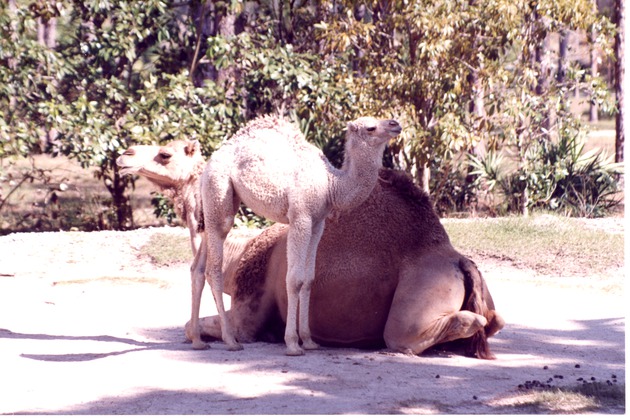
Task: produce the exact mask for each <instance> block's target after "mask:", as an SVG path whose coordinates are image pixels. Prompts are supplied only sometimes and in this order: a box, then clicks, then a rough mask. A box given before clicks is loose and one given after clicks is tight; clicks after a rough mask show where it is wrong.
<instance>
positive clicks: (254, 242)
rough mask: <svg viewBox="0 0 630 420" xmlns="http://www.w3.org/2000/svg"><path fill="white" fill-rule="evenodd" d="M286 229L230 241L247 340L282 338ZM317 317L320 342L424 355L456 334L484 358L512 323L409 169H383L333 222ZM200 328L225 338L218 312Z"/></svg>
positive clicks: (317, 287)
mask: <svg viewBox="0 0 630 420" xmlns="http://www.w3.org/2000/svg"><path fill="white" fill-rule="evenodd" d="M287 234H288V226H287V225H283V224H275V225H274V226H272V227H270V228H268V229H266V230H264V231H263V232H262V233H260V232H259V231H253V232H247V231H245V232H240V233H237V234H235V235H234V237H233V238H232V239H231V237H228V240H227V241H226V243H225V255H224V265H223V267H224V278H225V286H224V291H225V292H226V293H228V294H229V295H231V297H232V308H231V310H230V311H228V317H229V319H230V322H231V324H232V328H233V329H234V333H235V337H236V339H237V340H238V341H239V342H241V343H247V342H252V341H255V340H273V341H276V340H278V341H281V339H282V333H283V331H284V327H285V322H286V319H287V290H286V285H285V278H286V271H287V251H286V249H287ZM248 236H249V237H248ZM310 314H311V318H310V327H311V333H312V337H313V339H314V340H315V341H316V342H318V343H320V344H324V345H328V346H344V347H361V348H365V347H383V346H386V347H388V348H389V349H391V350H394V351H400V352H404V353H409V354H420V353H422V352H423V351H425V350H426V349H428V348H430V347H432V346H435V345H437V344H440V343H447V342H453V341H456V340H457V345H458V346H459V347H462V346H463V348H464V351H465V353H466V354H467V355H470V356H475V357H478V358H481V359H492V358H494V356H493V354H492V352H491V351H490V349H489V347H488V337H490V336H492V335H494V334H495V333H497V332H498V331H499V330H500V329H501V328H503V326H504V325H505V323H504V321H503V319H502V317H501V316H500V315H499V314H498V313H497V312H496V311H495V306H494V302H493V301H492V297H491V295H490V292H489V290H488V287H487V284H486V283H485V281H484V279H483V277H482V275H481V273H480V272H479V270H478V269H477V267H476V265H475V264H474V263H473V262H472V261H471V260H470V259H468V258H467V257H465V256H463V255H462V254H460V253H459V252H457V251H456V250H455V249H454V248H453V246H452V244H451V242H450V240H449V238H448V235H447V233H446V231H445V230H444V227H443V226H442V224H441V223H440V220H439V218H438V216H437V214H436V212H435V210H434V208H433V205H432V203H431V201H430V199H429V197H428V195H427V194H425V193H424V192H422V191H421V190H420V189H419V188H417V187H416V186H415V185H414V184H413V183H412V181H411V180H410V179H409V177H408V176H406V175H405V174H404V173H402V172H397V171H392V170H385V169H382V170H381V171H380V173H379V181H378V183H377V185H376V186H375V188H374V189H373V191H372V193H371V195H370V196H369V198H368V199H367V200H366V201H365V202H364V203H363V204H362V205H361V206H359V207H356V208H354V209H351V210H346V211H341V212H339V213H337V214H336V215H335V217H332V218H330V219H329V220H328V221H327V222H326V227H325V230H324V233H323V235H322V237H321V240H320V243H319V248H318V250H317V258H316V268H315V281H314V283H313V288H312V295H311V300H310ZM187 328H188V326H187ZM200 328H201V334H202V335H203V336H204V338H215V339H221V337H222V334H221V327H220V322H219V319H218V317H217V316H212V317H206V318H202V319H201V320H200Z"/></svg>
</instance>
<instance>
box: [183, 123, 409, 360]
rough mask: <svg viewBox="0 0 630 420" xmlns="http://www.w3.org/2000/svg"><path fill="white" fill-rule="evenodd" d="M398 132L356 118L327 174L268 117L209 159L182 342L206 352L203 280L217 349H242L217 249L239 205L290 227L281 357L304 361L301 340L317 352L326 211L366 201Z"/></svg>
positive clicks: (322, 162)
mask: <svg viewBox="0 0 630 420" xmlns="http://www.w3.org/2000/svg"><path fill="white" fill-rule="evenodd" d="M401 130H402V129H401V127H400V125H399V124H398V122H396V121H394V120H377V119H374V118H371V117H362V118H359V119H357V120H355V121H353V122H350V123H348V130H347V135H346V141H345V148H344V152H345V156H344V163H343V165H342V168H341V169H337V168H335V167H333V166H332V165H331V164H330V162H329V161H328V160H327V159H326V158H325V157H324V155H323V153H322V152H321V151H320V150H319V149H318V148H316V147H315V146H313V145H311V144H309V143H308V142H307V141H306V139H305V138H304V136H303V134H302V133H301V132H300V131H299V129H298V128H297V127H295V125H293V124H291V123H289V122H287V121H285V120H283V119H280V118H277V117H273V116H266V117H262V118H258V119H256V120H254V121H252V122H250V123H249V124H248V125H247V126H245V127H244V128H242V129H241V130H239V131H238V132H237V133H236V134H235V135H234V136H233V137H232V138H231V139H230V140H229V141H227V142H226V143H225V144H224V145H222V146H221V147H220V148H219V149H218V150H217V151H216V152H214V153H213V155H212V156H211V158H210V160H209V162H208V165H207V166H206V169H205V171H204V173H203V174H202V177H201V181H200V191H201V202H202V209H203V217H204V229H205V231H204V234H203V235H202V243H201V247H200V249H199V252H198V253H197V255H196V256H195V260H194V262H193V265H192V268H191V271H192V274H191V276H192V284H193V299H192V314H191V320H190V323H189V327H188V329H187V335H188V338H190V339H191V340H192V343H193V344H192V345H193V348H195V349H201V348H206V347H207V345H206V344H205V343H204V342H203V341H202V340H201V338H200V335H199V334H200V331H199V325H198V323H199V322H198V321H199V306H200V302H201V293H202V290H203V286H204V283H205V281H204V278H205V279H207V281H208V283H209V284H210V286H211V289H212V294H213V297H214V300H215V302H216V305H217V311H218V314H219V315H218V316H219V319H220V320H221V326H222V329H221V331H222V339H223V341H224V342H225V343H226V344H227V346H228V348H229V349H232V350H237V349H241V348H242V346H241V345H240V344H239V343H238V342H237V341H236V340H235V339H234V334H233V333H232V330H231V328H230V324H229V321H228V319H227V317H226V316H225V309H224V305H223V295H222V294H223V274H222V265H223V243H224V241H225V238H226V236H227V234H228V233H229V232H230V229H231V228H232V226H233V224H234V215H235V213H236V211H237V209H238V206H239V205H240V203H245V205H247V206H248V207H250V208H251V209H252V210H253V211H254V212H255V213H256V214H258V215H260V216H264V217H266V218H267V219H270V220H273V221H277V222H281V223H288V224H289V228H288V233H287V254H286V258H287V267H288V269H287V272H286V286H285V287H286V289H287V296H288V303H287V304H288V308H287V314H288V316H287V322H286V329H285V336H284V338H285V343H286V346H287V349H286V353H287V354H288V355H301V354H304V350H303V349H302V347H301V346H300V344H299V340H300V339H301V340H302V345H303V346H304V348H305V349H315V348H317V347H318V345H317V344H316V343H315V342H314V341H313V340H312V338H311V332H310V328H309V302H310V294H311V284H312V282H313V278H314V275H315V254H316V251H317V245H318V243H319V239H320V237H321V235H322V232H323V230H324V225H325V219H326V217H327V216H328V215H329V214H330V213H331V211H334V212H335V213H338V212H339V211H342V210H344V209H350V208H353V207H356V206H358V205H359V204H361V203H362V202H363V201H364V200H365V199H366V198H367V197H368V196H369V194H370V192H371V191H372V189H373V188H374V185H376V182H377V177H378V170H379V168H380V167H381V161H382V158H383V151H384V149H385V146H386V144H387V142H388V141H389V140H390V139H392V138H394V137H396V136H397V135H398V134H400V132H401ZM298 311H299V314H298ZM298 317H299V323H298ZM298 329H299V331H298Z"/></svg>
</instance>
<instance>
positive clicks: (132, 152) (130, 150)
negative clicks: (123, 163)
mask: <svg viewBox="0 0 630 420" xmlns="http://www.w3.org/2000/svg"><path fill="white" fill-rule="evenodd" d="M135 154H136V151H135V150H133V149H127V150H125V152H124V153H123V155H125V156H133V155H135Z"/></svg>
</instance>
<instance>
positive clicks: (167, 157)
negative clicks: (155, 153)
mask: <svg viewBox="0 0 630 420" xmlns="http://www.w3.org/2000/svg"><path fill="white" fill-rule="evenodd" d="M171 156H172V155H171V154H170V153H168V152H160V157H161V158H162V159H164V160H168V159H170V158H171Z"/></svg>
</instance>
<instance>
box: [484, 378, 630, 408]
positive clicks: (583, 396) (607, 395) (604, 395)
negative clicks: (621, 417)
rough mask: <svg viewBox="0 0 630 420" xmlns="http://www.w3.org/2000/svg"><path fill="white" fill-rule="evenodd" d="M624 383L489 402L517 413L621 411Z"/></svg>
mask: <svg viewBox="0 0 630 420" xmlns="http://www.w3.org/2000/svg"><path fill="white" fill-rule="evenodd" d="M625 401H626V386H625V384H616V383H604V382H589V383H583V384H581V385H576V386H564V387H554V388H551V389H546V390H529V391H525V392H521V393H519V395H517V396H516V397H508V398H505V399H503V400H500V401H495V402H493V403H491V405H492V406H493V407H496V408H498V407H500V411H501V412H504V411H506V410H507V411H509V412H514V413H518V414H581V413H608V412H615V413H619V412H624V411H625Z"/></svg>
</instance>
